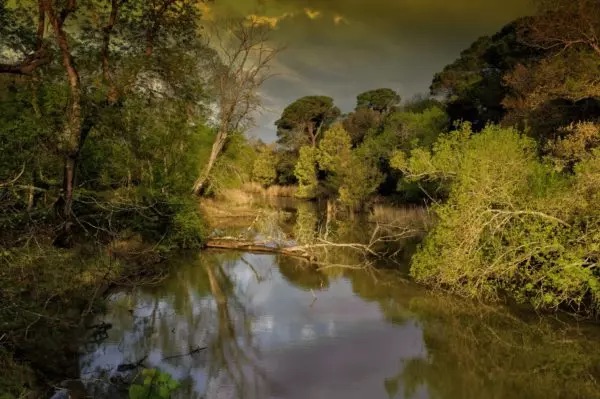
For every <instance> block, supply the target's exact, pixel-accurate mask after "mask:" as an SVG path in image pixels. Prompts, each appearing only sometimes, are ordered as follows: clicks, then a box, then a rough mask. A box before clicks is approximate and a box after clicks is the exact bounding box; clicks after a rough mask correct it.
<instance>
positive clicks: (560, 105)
mask: <svg viewBox="0 0 600 399" xmlns="http://www.w3.org/2000/svg"><path fill="white" fill-rule="evenodd" d="M538 6H539V10H538V11H539V12H538V14H537V15H536V16H534V17H532V18H529V19H527V20H525V21H523V23H522V24H521V25H520V27H519V31H518V34H519V40H520V41H521V42H523V43H524V44H525V45H526V46H528V48H529V49H530V51H532V52H535V51H537V52H539V53H540V54H541V57H539V59H536V60H534V62H519V63H518V64H517V65H516V66H515V68H513V70H511V71H510V72H508V73H507V74H506V75H505V77H504V83H505V86H506V87H507V88H508V89H509V92H508V93H509V95H508V96H507V97H506V98H505V99H504V101H503V105H504V106H505V107H506V108H507V109H508V111H509V113H508V115H507V117H506V123H507V124H520V125H521V126H528V127H530V128H531V129H532V130H533V133H534V134H535V135H536V136H537V137H538V138H539V140H540V141H542V143H543V144H544V145H545V142H546V141H548V140H550V141H552V140H554V139H555V138H556V132H557V131H558V130H559V129H560V128H561V127H564V126H567V125H569V124H571V123H576V122H580V121H586V120H596V119H598V118H600V100H599V98H600V83H599V81H598V79H597V77H598V74H599V73H600V45H599V40H600V3H599V2H597V1H595V0H573V1H570V0H569V1H567V0H540V1H539V2H538Z"/></svg>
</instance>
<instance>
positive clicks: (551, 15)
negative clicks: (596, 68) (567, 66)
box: [523, 0, 600, 57]
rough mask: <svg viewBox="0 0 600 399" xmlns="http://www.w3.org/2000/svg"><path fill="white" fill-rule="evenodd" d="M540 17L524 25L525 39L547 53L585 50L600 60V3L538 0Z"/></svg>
mask: <svg viewBox="0 0 600 399" xmlns="http://www.w3.org/2000/svg"><path fill="white" fill-rule="evenodd" d="M537 4H538V15H537V16H536V17H535V18H533V19H531V20H530V23H529V24H527V25H524V26H523V33H524V34H523V38H524V39H525V42H526V43H527V44H529V45H532V46H535V47H539V48H541V49H543V50H565V49H569V48H572V47H580V48H581V47H585V48H588V49H589V50H591V51H593V52H595V53H596V56H598V57H600V2H599V1H597V0H537Z"/></svg>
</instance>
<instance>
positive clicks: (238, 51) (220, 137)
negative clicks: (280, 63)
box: [193, 20, 279, 195]
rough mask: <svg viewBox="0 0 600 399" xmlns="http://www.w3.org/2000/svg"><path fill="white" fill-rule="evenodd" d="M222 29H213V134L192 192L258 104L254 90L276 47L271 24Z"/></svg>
mask: <svg viewBox="0 0 600 399" xmlns="http://www.w3.org/2000/svg"><path fill="white" fill-rule="evenodd" d="M225 27H226V29H225V32H222V31H221V29H222V28H221V29H216V30H215V41H216V42H217V43H216V46H217V47H218V50H217V51H218V53H219V55H220V60H218V61H217V62H215V63H213V64H212V65H211V68H212V73H213V85H212V86H213V90H214V95H215V96H216V103H217V104H216V105H217V108H218V111H217V118H216V120H217V121H216V127H215V129H216V136H215V139H214V142H213V145H212V149H211V153H210V156H209V158H208V161H207V163H206V165H205V166H204V168H203V170H202V172H201V173H200V176H199V177H198V179H196V182H195V183H194V187H193V192H194V194H196V195H199V194H201V193H202V192H203V190H204V188H205V186H206V182H207V181H208V179H209V176H210V173H211V170H212V169H213V166H214V165H215V162H216V161H217V159H218V157H219V155H220V154H221V153H222V151H223V149H224V147H225V145H226V144H227V141H228V139H229V137H230V136H231V135H232V134H234V133H239V132H240V131H241V130H243V129H244V128H245V127H246V126H247V124H248V123H249V122H251V120H252V119H251V118H252V116H253V113H254V112H255V111H257V110H258V108H259V107H260V102H259V100H258V96H257V91H258V88H259V87H260V86H261V85H262V84H263V82H264V81H265V80H266V79H267V78H268V77H269V70H270V64H271V62H272V61H273V59H274V58H275V56H276V55H277V53H278V51H279V49H277V48H274V47H272V46H271V45H270V44H269V31H270V28H269V27H268V26H266V25H263V24H258V23H256V22H253V21H249V20H233V21H229V22H228V23H226V24H225Z"/></svg>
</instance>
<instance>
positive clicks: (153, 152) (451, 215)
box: [0, 0, 600, 397]
mask: <svg viewBox="0 0 600 399" xmlns="http://www.w3.org/2000/svg"><path fill="white" fill-rule="evenodd" d="M201 3H202V1H201V0H161V1H153V2H146V1H122V0H111V1H100V0H94V1H87V2H80V3H78V2H76V1H71V0H67V1H55V0H38V1H34V0H30V1H18V2H14V1H6V0H0V152H1V153H2V157H1V158H0V267H1V270H0V285H1V286H2V287H3V290H2V292H0V309H2V310H0V322H2V323H4V320H10V323H8V322H7V323H6V324H2V326H5V328H3V329H6V331H7V332H6V333H4V332H2V331H0V344H1V345H2V347H1V348H0V368H2V369H6V370H11V373H13V374H10V377H7V378H8V379H6V381H5V380H3V379H1V378H0V389H3V390H4V389H6V390H8V391H9V392H10V394H11V395H14V396H18V395H20V394H21V391H22V390H23V389H24V388H23V384H22V381H29V382H30V381H33V380H34V379H35V378H33V371H32V369H31V368H30V367H29V366H28V365H27V362H30V363H34V364H33V365H34V368H36V369H37V368H39V367H40V364H39V363H36V362H35V361H32V360H31V359H32V353H33V352H35V351H37V350H38V349H39V345H38V344H36V343H39V342H45V341H40V339H39V337H40V336H39V335H36V333H35V332H33V331H32V332H30V330H31V329H32V327H33V326H37V327H38V328H40V329H42V330H52V329H54V330H53V331H56V332H57V335H60V334H58V332H61V331H63V332H64V331H65V330H66V331H70V330H72V327H73V326H74V325H78V323H79V319H81V315H82V314H87V313H89V311H90V309H91V308H92V303H91V302H85V303H83V304H78V305H79V306H80V307H81V306H83V307H84V309H87V310H86V311H84V312H75V313H77V314H75V315H72V316H65V317H64V318H58V317H56V315H59V314H61V312H62V311H63V309H64V308H65V307H67V304H68V303H69V301H70V298H72V297H73V296H84V297H85V293H86V292H89V290H90V289H91V288H93V287H97V286H100V285H102V286H104V285H108V284H111V283H114V282H115V281H119V280H121V279H122V278H123V276H131V275H134V274H136V273H138V274H139V273H146V274H150V273H151V270H153V269H152V268H151V267H149V266H147V265H145V266H144V267H142V268H141V269H140V268H129V267H125V266H123V265H122V264H121V263H117V264H115V263H113V258H114V255H118V254H120V253H129V255H131V252H135V253H138V254H140V253H144V254H150V253H151V254H153V255H152V256H145V257H144V258H145V262H146V263H147V262H148V259H150V260H159V259H160V255H157V254H162V253H165V252H166V251H168V250H171V249H175V248H200V247H201V246H202V244H203V242H204V240H205V238H206V236H207V229H206V226H205V222H204V220H203V218H202V215H201V214H200V212H199V210H198V207H197V201H198V199H197V197H196V195H219V194H223V193H226V192H227V191H226V190H227V189H229V188H239V187H241V186H242V185H243V184H244V183H249V182H254V183H257V184H258V185H260V186H262V187H263V188H268V187H271V186H277V185H297V190H296V191H295V193H296V196H298V197H300V198H302V199H307V200H313V199H326V200H328V201H329V202H330V203H335V204H337V205H338V206H339V207H340V208H341V209H343V210H345V211H349V212H355V211H360V210H363V209H365V207H367V206H368V205H369V204H371V203H373V202H374V201H376V200H380V199H381V198H382V197H387V198H388V199H389V200H391V201H394V202H396V203H420V204H427V205H430V206H431V210H432V212H433V214H434V221H435V223H434V224H433V227H432V228H431V230H430V231H429V233H428V235H427V237H426V238H425V241H424V242H423V244H422V245H421V247H420V248H419V250H418V251H417V253H416V255H415V256H414V257H413V259H412V262H411V273H412V275H413V276H414V277H415V279H416V280H418V281H420V282H423V283H425V284H428V285H432V286H436V287H440V288H443V289H448V290H451V291H453V292H456V293H458V294H461V295H466V296H471V297H478V298H485V299H498V298H502V297H506V296H508V297H509V298H512V299H515V300H517V301H519V302H523V303H530V304H533V305H534V306H536V307H538V308H540V309H567V310H569V311H572V312H577V313H581V314H586V315H595V316H597V315H598V314H599V310H600V269H599V267H598V264H599V259H600V205H599V204H600V80H599V76H600V4H599V3H598V1H596V0H576V1H573V0H540V1H539V2H538V3H539V12H538V14H537V15H536V16H533V17H528V18H523V19H520V20H517V21H514V22H512V23H510V24H509V25H507V26H506V27H504V28H503V29H502V30H501V31H500V32H498V33H497V34H495V35H493V36H491V37H483V38H480V39H478V40H477V41H475V42H474V43H473V45H472V46H470V47H469V48H468V49H466V50H465V51H464V52H463V53H462V54H461V55H460V57H459V58H458V59H457V60H456V61H455V62H454V63H452V64H450V65H448V66H447V67H445V68H444V69H443V70H442V71H441V72H439V73H438V74H436V75H435V77H434V78H433V81H432V85H431V92H430V95H429V96H422V97H417V98H414V99H411V100H408V101H401V98H400V95H399V94H398V93H396V92H394V91H393V90H391V89H387V88H378V89H374V90H370V91H367V92H365V93H360V94H358V95H357V101H356V107H355V109H354V110H353V111H352V112H349V113H347V114H342V112H341V111H340V109H339V108H338V107H337V106H336V105H335V104H334V100H333V99H332V98H330V97H327V96H307V97H302V98H300V99H298V100H296V101H295V102H293V103H292V104H290V105H288V106H287V107H286V108H285V109H284V111H283V113H282V115H281V117H280V118H279V119H278V120H277V122H276V124H275V125H276V128H277V137H278V140H277V143H273V144H269V145H267V144H265V143H262V142H253V141H250V140H248V139H247V138H246V137H245V136H244V135H243V132H244V130H245V129H246V127H247V126H248V124H249V122H250V119H251V115H252V112H253V111H254V110H255V109H256V108H257V106H258V100H257V97H256V93H257V89H258V88H259V87H260V85H261V84H262V82H263V81H264V79H265V78H266V77H267V74H266V70H267V66H268V63H269V62H270V61H271V60H272V59H273V57H274V56H275V54H276V50H273V49H270V48H269V47H268V46H265V45H264V44H265V43H266V42H267V41H268V36H267V34H268V30H267V29H266V28H265V27H264V26H258V25H255V24H254V23H252V22H249V21H238V22H234V23H231V22H230V24H229V25H227V26H226V28H225V29H224V30H223V32H226V35H228V36H227V38H226V39H225V40H224V41H223V42H221V43H219V46H218V47H219V51H216V50H215V49H214V47H217V46H215V43H214V40H215V38H222V37H223V32H221V34H216V35H214V37H208V38H207V36H208V35H210V34H211V30H210V29H204V27H203V26H202V24H201V21H202V20H201V18H200V17H201V16H200V10H201V9H202V7H201ZM208 39H210V40H208ZM256 60H258V61H256ZM253 62H256V63H253ZM215 110H216V111H215ZM107 248H108V249H107ZM98 254H103V256H104V258H102V259H103V260H102V261H99V262H89V260H90V259H98V256H97V255H98ZM107 254H108V255H107ZM128 260H131V257H129V258H128ZM52 262H54V263H60V266H61V267H57V268H56V272H54V266H53V263H52ZM115 265H117V266H115ZM50 270H52V272H50ZM28 281H29V282H31V281H37V282H38V284H37V285H36V286H35V287H30V288H31V289H30V290H26V289H23V287H24V286H25V284H26V283H27V282H28ZM64 281H66V282H68V283H69V284H68V285H69V287H68V289H65V288H64V284H58V283H57V282H64ZM4 287H7V289H4ZM87 299H88V300H89V298H87ZM63 337H64V334H63ZM46 345H48V344H47V343H46ZM7 375H9V374H7ZM37 377H40V376H37ZM14 381H18V382H17V383H16V384H13V382H14ZM11 384H12V385H11ZM31 384H32V385H33V384H35V383H34V382H31ZM5 385H6V386H8V388H5V387H4V386H5ZM9 397H11V396H9Z"/></svg>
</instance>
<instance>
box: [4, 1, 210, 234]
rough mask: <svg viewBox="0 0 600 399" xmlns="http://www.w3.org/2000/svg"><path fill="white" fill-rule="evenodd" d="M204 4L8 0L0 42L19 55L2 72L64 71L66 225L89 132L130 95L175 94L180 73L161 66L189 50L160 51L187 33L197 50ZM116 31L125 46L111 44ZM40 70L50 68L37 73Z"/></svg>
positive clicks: (45, 77) (34, 78)
mask: <svg viewBox="0 0 600 399" xmlns="http://www.w3.org/2000/svg"><path fill="white" fill-rule="evenodd" d="M200 2H201V0H160V1H152V2H142V1H125V0H110V1H89V2H81V3H80V2H77V1H76V0H66V1H57V0H38V1H37V2H17V3H16V4H12V5H7V3H6V2H2V6H1V7H0V19H4V20H6V21H10V23H9V24H8V25H5V26H3V27H2V30H4V31H7V30H8V31H10V33H11V34H10V35H9V36H8V39H6V40H0V46H2V50H3V51H2V53H3V54H2V55H5V54H15V55H16V56H15V57H13V59H3V60H2V63H1V64H0V73H4V74H17V75H24V76H26V77H27V76H31V78H30V79H31V80H30V82H31V85H32V86H36V85H38V86H39V84H40V82H41V84H44V83H46V82H48V81H49V79H50V78H53V77H54V75H51V74H49V73H48V72H49V71H56V69H57V68H58V67H59V66H60V69H62V73H63V76H64V78H63V79H64V82H65V86H66V93H67V94H66V97H65V100H64V113H63V115H62V118H61V119H62V120H61V121H60V123H59V124H57V126H56V133H55V135H54V142H53V147H54V150H56V151H58V153H60V155H61V156H62V158H63V169H64V171H63V179H62V180H63V184H62V197H61V200H60V204H61V206H60V208H61V209H60V214H61V215H62V216H63V218H64V219H65V223H64V224H63V226H64V228H65V230H67V231H68V230H69V226H70V225H71V220H72V216H73V215H72V206H73V192H74V188H75V184H76V169H77V165H78V161H79V160H80V156H81V152H82V148H83V146H84V144H85V142H86V139H87V138H88V136H89V135H90V132H91V131H92V130H93V129H94V128H95V126H96V125H97V123H98V122H99V120H100V119H101V118H102V115H103V113H105V112H106V111H107V110H110V108H113V107H114V106H117V105H119V104H118V103H119V100H122V99H123V98H125V97H126V96H127V95H128V94H131V93H134V92H136V91H137V92H140V91H146V92H148V91H151V90H154V91H156V89H157V88H159V89H160V90H159V91H160V92H161V93H158V94H160V95H164V94H166V93H173V92H174V91H175V90H174V87H173V86H170V82H173V81H174V79H173V76H174V75H175V74H177V73H179V72H181V71H178V70H177V68H170V67H165V65H164V64H163V63H164V61H165V59H167V58H169V57H172V56H174V55H175V54H176V55H177V56H179V55H181V54H183V52H182V51H179V50H169V51H168V55H169V57H156V56H154V55H155V52H156V49H157V48H159V49H160V51H161V52H162V53H163V55H166V52H165V49H166V48H167V46H168V47H172V46H171V42H172V41H180V40H181V41H183V40H184V38H185V40H186V50H185V51H187V52H188V53H192V52H193V51H190V50H191V49H192V47H193V46H194V45H195V44H192V43H199V32H200V30H199V16H198V11H197V10H198V7H197V5H198V3H200ZM116 35H118V42H119V46H116V45H114V44H113V37H114V36H116ZM140 37H143V38H145V39H144V40H140ZM3 39H4V38H3ZM141 43H143V44H141ZM197 47H198V46H197ZM148 48H152V49H153V51H147V50H148ZM75 49H76V50H75ZM141 49H143V50H142V51H140V50H141ZM53 55H54V57H52V56H53ZM142 57H143V58H142ZM9 58H10V57H9ZM169 59H170V58H169ZM186 65H187V66H188V67H189V64H186ZM42 68H46V69H47V71H44V73H38V71H40V70H41V69H42ZM194 72H196V71H194ZM49 76H50V77H49ZM117 79H118V80H119V81H118V82H117ZM194 81H196V80H194ZM199 91H201V90H199ZM34 104H35V101H34ZM34 107H35V105H34ZM38 113H39V112H38Z"/></svg>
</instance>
